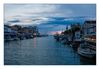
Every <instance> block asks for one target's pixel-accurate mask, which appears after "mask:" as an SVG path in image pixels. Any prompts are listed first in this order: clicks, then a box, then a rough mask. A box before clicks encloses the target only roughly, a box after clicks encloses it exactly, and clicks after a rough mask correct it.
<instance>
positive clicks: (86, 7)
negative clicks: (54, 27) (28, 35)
mask: <svg viewBox="0 0 100 69" xmlns="http://www.w3.org/2000/svg"><path fill="white" fill-rule="evenodd" d="M95 8H96V6H95V4H5V6H4V9H5V10H4V11H5V12H4V14H5V15H4V18H5V23H7V21H9V20H13V19H15V20H16V19H17V20H20V22H19V23H21V25H22V23H23V24H26V25H27V24H31V23H32V24H41V23H46V22H47V21H50V20H54V18H49V17H79V16H93V17H95V16H96V9H95ZM65 20H66V21H68V20H71V18H70V19H68V18H66V19H65ZM27 22H28V23H27ZM19 23H18V24H19ZM14 24H17V23H14Z"/></svg>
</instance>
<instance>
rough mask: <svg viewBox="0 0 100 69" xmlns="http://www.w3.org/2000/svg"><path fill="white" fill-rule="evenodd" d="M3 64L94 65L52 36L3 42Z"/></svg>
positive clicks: (91, 61) (93, 62)
mask: <svg viewBox="0 0 100 69" xmlns="http://www.w3.org/2000/svg"><path fill="white" fill-rule="evenodd" d="M4 64H5V65H95V64H96V63H95V61H93V60H90V59H87V58H85V57H81V56H80V55H78V54H77V51H75V50H73V49H72V48H71V47H70V46H68V45H63V44H61V43H60V42H56V41H55V39H54V38H53V36H48V37H36V38H34V39H26V40H20V41H10V42H5V43H4Z"/></svg>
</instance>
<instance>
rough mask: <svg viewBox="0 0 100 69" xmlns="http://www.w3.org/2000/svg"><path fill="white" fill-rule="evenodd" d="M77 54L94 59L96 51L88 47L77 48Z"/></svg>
mask: <svg viewBox="0 0 100 69" xmlns="http://www.w3.org/2000/svg"><path fill="white" fill-rule="evenodd" d="M78 54H80V55H81V56H84V57H87V58H94V57H96V51H94V50H92V49H90V48H88V47H79V48H78Z"/></svg>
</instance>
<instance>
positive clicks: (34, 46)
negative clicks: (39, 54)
mask: <svg viewBox="0 0 100 69" xmlns="http://www.w3.org/2000/svg"><path fill="white" fill-rule="evenodd" d="M33 42H34V44H33V45H34V48H35V47H36V38H34V41H33Z"/></svg>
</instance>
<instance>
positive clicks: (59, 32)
mask: <svg viewBox="0 0 100 69" xmlns="http://www.w3.org/2000/svg"><path fill="white" fill-rule="evenodd" d="M56 33H58V34H61V33H62V31H54V32H51V33H50V34H52V35H54V34H56Z"/></svg>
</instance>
